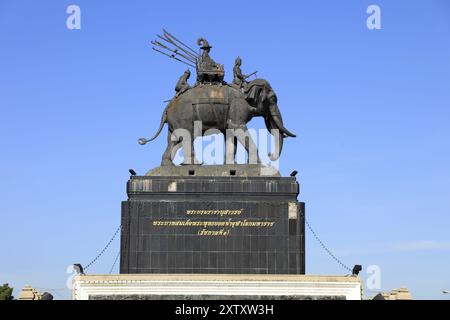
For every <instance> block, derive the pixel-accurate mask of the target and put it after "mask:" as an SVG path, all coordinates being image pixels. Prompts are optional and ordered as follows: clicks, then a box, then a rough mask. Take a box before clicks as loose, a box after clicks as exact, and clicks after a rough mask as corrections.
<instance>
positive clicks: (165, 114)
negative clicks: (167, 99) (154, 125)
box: [148, 104, 170, 141]
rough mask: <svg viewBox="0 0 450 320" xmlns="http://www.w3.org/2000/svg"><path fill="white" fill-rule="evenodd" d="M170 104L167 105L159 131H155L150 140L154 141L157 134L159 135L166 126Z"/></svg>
mask: <svg viewBox="0 0 450 320" xmlns="http://www.w3.org/2000/svg"><path fill="white" fill-rule="evenodd" d="M169 105H170V104H168V105H167V107H166V108H165V109H164V112H163V114H162V116H161V123H160V124H159V129H158V131H157V132H156V133H155V135H154V136H153V137H151V138H150V139H148V141H153V140H155V139H156V137H157V136H159V134H160V133H161V130H162V129H163V128H164V124H165V123H166V122H167V109H168V108H169Z"/></svg>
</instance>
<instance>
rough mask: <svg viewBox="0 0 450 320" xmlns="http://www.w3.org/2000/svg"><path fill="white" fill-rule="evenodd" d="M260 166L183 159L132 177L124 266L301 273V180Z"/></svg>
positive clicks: (126, 269)
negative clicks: (184, 162) (184, 161)
mask: <svg viewBox="0 0 450 320" xmlns="http://www.w3.org/2000/svg"><path fill="white" fill-rule="evenodd" d="M258 172H259V169H258V166H256V167H255V166H253V167H251V166H248V165H247V166H245V165H241V166H239V165H236V166H186V167H173V168H164V167H162V168H158V169H155V170H153V171H152V172H150V173H149V174H148V175H147V176H133V177H131V179H130V180H129V181H128V184H127V193H128V201H124V202H123V203H122V234H121V257H120V273H159V274H164V273H180V274H189V273H202V274H208V273H209V274H304V273H305V228H304V227H305V222H304V203H301V202H298V201H297V196H298V193H299V185H298V183H297V181H296V179H295V177H279V176H277V175H278V174H273V175H272V176H263V175H260V174H259V173H258Z"/></svg>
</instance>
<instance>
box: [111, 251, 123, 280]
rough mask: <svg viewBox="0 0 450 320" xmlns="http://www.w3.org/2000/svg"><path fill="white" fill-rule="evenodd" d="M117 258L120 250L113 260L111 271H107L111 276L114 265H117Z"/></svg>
mask: <svg viewBox="0 0 450 320" xmlns="http://www.w3.org/2000/svg"><path fill="white" fill-rule="evenodd" d="M119 256H120V250H119V252H118V253H117V256H116V258H115V259H114V263H113V265H112V267H111V269H109V274H111V273H112V272H113V269H114V267H115V266H116V263H117V260H118V259H119Z"/></svg>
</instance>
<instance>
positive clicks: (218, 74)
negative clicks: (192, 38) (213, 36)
mask: <svg viewBox="0 0 450 320" xmlns="http://www.w3.org/2000/svg"><path fill="white" fill-rule="evenodd" d="M197 44H198V45H201V47H200V49H202V50H203V53H202V55H201V56H200V58H199V59H198V62H197V83H199V84H204V83H210V84H213V83H214V84H217V83H222V82H223V78H224V75H225V72H224V68H223V65H221V64H218V63H216V62H215V61H214V60H213V59H212V58H211V57H210V56H209V52H210V51H211V48H212V47H211V46H210V45H209V43H208V41H207V40H206V39H204V38H200V39H198V40H197Z"/></svg>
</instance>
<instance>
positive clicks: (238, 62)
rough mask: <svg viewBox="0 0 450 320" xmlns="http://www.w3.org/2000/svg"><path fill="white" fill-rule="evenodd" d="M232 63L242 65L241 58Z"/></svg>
mask: <svg viewBox="0 0 450 320" xmlns="http://www.w3.org/2000/svg"><path fill="white" fill-rule="evenodd" d="M234 63H235V64H237V65H239V66H240V65H241V64H242V59H241V57H237V58H236V60H234Z"/></svg>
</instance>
